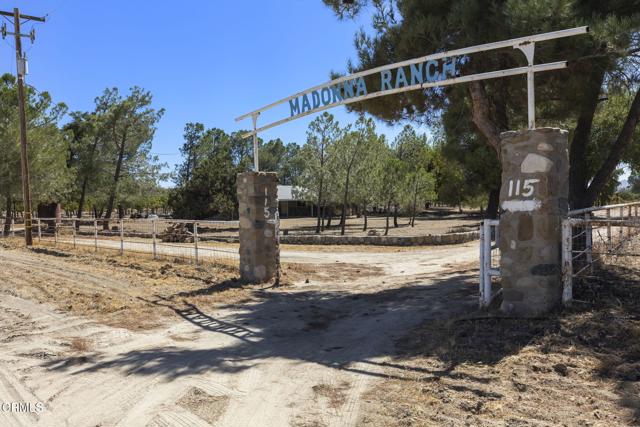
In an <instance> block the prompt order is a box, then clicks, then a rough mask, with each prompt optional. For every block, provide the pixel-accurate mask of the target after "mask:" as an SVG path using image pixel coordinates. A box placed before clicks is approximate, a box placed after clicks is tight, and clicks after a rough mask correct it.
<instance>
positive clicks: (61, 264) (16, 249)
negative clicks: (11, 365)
mask: <svg viewBox="0 0 640 427" xmlns="http://www.w3.org/2000/svg"><path fill="white" fill-rule="evenodd" d="M0 248H4V249H5V250H7V258H6V259H3V264H5V265H4V267H5V271H4V274H3V278H4V279H5V282H6V283H8V284H11V286H6V287H0V291H2V292H9V293H12V294H15V295H17V296H20V297H23V298H28V299H33V300H36V301H39V302H43V303H51V304H53V305H55V306H57V307H58V308H60V309H62V310H64V311H68V312H70V313H72V314H74V315H78V316H84V317H89V318H92V319H95V320H97V321H99V322H101V323H104V324H108V325H111V326H116V327H124V328H127V329H132V330H137V329H150V328H155V327H159V326H161V325H163V324H165V323H166V322H167V320H168V318H169V317H173V316H175V314H176V312H177V311H179V310H181V309H182V308H184V307H185V306H186V305H188V304H192V305H197V306H199V307H203V308H210V307H214V306H221V305H230V304H241V303H246V302H249V301H251V300H253V299H254V298H255V296H254V292H253V291H254V290H255V289H257V288H259V287H256V286H245V285H244V284H242V283H241V282H240V281H239V279H238V271H237V268H234V267H227V266H224V265H208V266H203V267H202V268H195V266H193V265H190V264H183V263H173V262H172V263H168V262H166V261H162V260H155V261H154V260H152V259H149V258H146V257H143V256H140V257H136V256H129V255H127V256H126V257H121V256H119V255H116V254H105V253H98V254H95V253H92V252H90V251H83V250H82V249H79V250H68V251H66V250H63V249H49V248H34V249H31V250H28V249H25V248H23V247H22V243H21V242H20V241H19V240H18V239H15V240H3V241H2V242H0ZM9 257H10V258H9ZM25 271H26V272H27V273H28V279H26V278H25Z"/></svg>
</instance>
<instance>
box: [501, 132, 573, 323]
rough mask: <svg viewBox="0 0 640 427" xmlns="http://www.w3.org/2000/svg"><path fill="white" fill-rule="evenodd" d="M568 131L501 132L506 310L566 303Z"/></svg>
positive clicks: (528, 311) (524, 312)
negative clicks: (564, 233)
mask: <svg viewBox="0 0 640 427" xmlns="http://www.w3.org/2000/svg"><path fill="white" fill-rule="evenodd" d="M567 135H568V133H567V131H564V130H560V129H554V128H541V129H534V130H525V131H519V132H505V133H503V134H502V135H501V159H502V187H501V189H500V208H501V211H502V213H501V215H500V229H499V246H500V253H501V259H500V276H501V281H502V290H503V294H502V296H503V302H502V307H501V309H502V311H504V312H507V313H511V314H513V315H517V316H536V315H538V314H541V313H544V312H546V311H549V310H551V309H553V308H554V307H556V306H558V305H559V304H560V303H561V298H562V277H561V272H562V268H561V253H562V252H561V242H562V231H561V222H562V219H563V218H565V217H566V216H567V211H568V207H569V203H568V195H569V159H568V154H567Z"/></svg>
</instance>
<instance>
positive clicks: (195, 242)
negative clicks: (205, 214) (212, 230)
mask: <svg viewBox="0 0 640 427" xmlns="http://www.w3.org/2000/svg"><path fill="white" fill-rule="evenodd" d="M193 249H194V250H195V255H196V266H198V265H199V263H200V260H199V259H198V223H197V222H194V223H193Z"/></svg>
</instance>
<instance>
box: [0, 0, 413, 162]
mask: <svg viewBox="0 0 640 427" xmlns="http://www.w3.org/2000/svg"><path fill="white" fill-rule="evenodd" d="M0 7H1V8H2V9H3V10H12V8H13V7H19V8H20V9H21V12H22V13H26V14H30V15H38V16H39V15H45V14H48V15H49V20H48V22H46V23H44V24H35V25H34V24H32V23H28V24H27V25H26V28H23V32H27V31H28V30H29V29H30V28H31V26H32V25H34V26H35V28H36V34H37V38H36V42H35V44H34V45H31V44H30V43H29V42H28V41H25V44H24V48H25V50H26V51H27V55H28V58H29V72H30V74H29V75H28V76H27V83H28V84H31V85H33V86H35V87H36V88H37V89H39V90H47V91H49V92H50V93H51V95H52V96H53V99H54V100H55V101H63V102H65V103H66V104H67V105H68V106H69V109H70V111H74V110H91V109H92V108H93V100H94V98H95V97H96V96H98V95H99V94H100V93H101V92H102V91H103V90H104V88H106V87H111V86H117V87H119V88H120V89H121V90H127V89H128V88H130V87H131V86H134V85H137V86H141V87H143V88H145V89H148V90H150V91H151V92H152V93H153V95H154V104H155V106H156V107H158V108H160V107H163V108H165V109H166V113H165V116H164V117H163V118H162V120H161V122H160V123H159V125H158V131H157V133H156V137H155V139H154V144H153V152H154V153H158V154H161V159H162V161H165V162H168V163H169V164H170V165H174V164H175V163H177V162H179V161H180V156H179V152H178V148H179V147H180V145H181V144H182V131H183V127H184V125H185V123H187V122H189V121H198V122H202V123H204V124H205V126H207V127H218V128H222V129H224V130H225V131H227V132H231V131H235V130H238V129H241V128H248V127H250V119H249V120H247V121H246V122H245V123H236V122H235V120H234V118H235V117H237V116H239V115H241V114H243V113H247V112H249V111H252V110H254V109H256V108H258V107H261V106H263V105H266V104H268V103H271V102H273V101H276V100H278V99H281V98H284V97H286V96H288V95H292V94H294V93H296V92H298V91H300V90H303V89H307V88H309V87H311V86H314V85H316V84H318V83H322V82H325V81H326V80H328V79H329V73H330V71H332V70H335V71H345V69H346V63H347V60H348V59H349V58H355V49H354V47H353V35H354V33H355V32H356V31H357V30H358V29H359V28H360V27H361V26H364V27H365V28H369V26H370V20H369V17H368V16H366V15H365V16H362V17H361V18H359V20H358V21H356V22H353V21H338V20H337V19H336V17H335V16H334V15H333V13H332V12H331V11H330V10H329V9H328V8H326V7H325V6H324V5H323V4H322V2H321V0H263V1H260V0H244V1H239V0H236V1H222V0H211V1H183V2H168V1H155V2H148V1H145V2H143V1H132V0H129V1H121V0H115V1H100V2H98V1H80V0H43V1H33V0H32V1H25V0H17V1H13V2H7V1H0ZM0 46H1V48H0V70H1V72H7V71H8V72H12V73H14V72H15V56H14V52H13V49H12V46H13V41H12V40H8V39H7V40H5V41H4V42H3V43H1V44H0ZM284 107H286V106H284ZM279 111H280V112H281V115H280V116H279V117H277V118H281V117H286V116H287V115H288V107H286V108H285V109H281V110H279ZM331 112H332V113H333V114H335V115H336V116H337V117H338V119H339V120H340V121H341V123H348V122H352V121H354V120H355V116H354V115H352V114H348V113H347V112H346V110H345V109H344V108H343V107H338V108H335V109H333V110H331ZM314 117H315V115H312V116H309V117H305V118H302V119H299V120H297V121H293V122H290V123H287V124H284V125H282V126H279V127H276V128H274V129H271V130H268V131H267V132H265V133H263V134H262V135H261V136H262V137H263V138H264V139H265V140H268V139H272V138H281V139H282V140H283V141H285V142H298V143H303V142H304V140H305V131H306V128H307V125H308V123H309V121H311V120H312V119H313V118H314ZM263 123H266V120H265V121H264V122H263ZM400 128H401V125H397V126H394V127H389V126H386V125H384V124H382V123H379V127H378V130H379V131H380V132H382V133H385V134H387V136H389V137H390V138H393V137H394V136H395V135H396V134H397V133H398V132H399V130H400Z"/></svg>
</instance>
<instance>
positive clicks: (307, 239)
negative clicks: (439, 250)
mask: <svg viewBox="0 0 640 427" xmlns="http://www.w3.org/2000/svg"><path fill="white" fill-rule="evenodd" d="M479 238H480V236H479V232H478V231H467V232H464V233H450V234H429V235H427V236H332V235H322V234H321V235H291V234H290V235H286V236H280V243H286V244H293V245H379V246H433V245H455V244H458V243H466V242H471V241H473V240H478V239H479Z"/></svg>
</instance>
